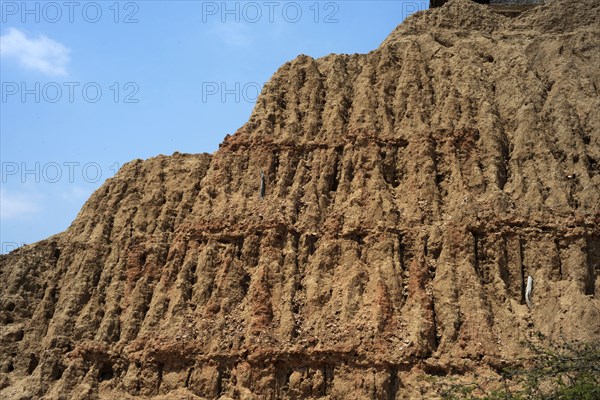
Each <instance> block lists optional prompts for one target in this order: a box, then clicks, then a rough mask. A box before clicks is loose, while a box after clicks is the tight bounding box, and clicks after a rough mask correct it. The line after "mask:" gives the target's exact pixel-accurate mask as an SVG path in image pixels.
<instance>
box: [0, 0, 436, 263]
mask: <svg viewBox="0 0 600 400" xmlns="http://www.w3.org/2000/svg"><path fill="white" fill-rule="evenodd" d="M428 3H429V2H428V1H400V0H398V1H394V0H391V1H319V2H317V1H296V2H293V1H256V2H252V1H238V2H235V1H228V2H223V1H120V2H116V1H96V2H88V1H82V2H79V1H74V2H62V1H57V2H48V1H28V2H22V1H0V11H1V15H0V35H1V40H0V81H1V85H2V86H1V93H0V159H1V166H2V171H1V172H2V176H1V182H0V184H1V196H0V223H1V225H0V236H1V238H0V241H1V242H2V248H1V249H0V250H1V252H2V253H5V252H7V251H10V250H12V249H13V248H15V247H16V246H19V245H22V244H24V243H32V242H35V241H38V240H41V239H44V238H46V237H48V236H50V235H52V234H55V233H59V232H61V231H63V230H65V229H66V228H67V227H68V226H69V224H70V223H71V222H72V220H73V219H74V218H75V216H76V215H77V213H78V211H79V209H80V208H81V206H82V205H83V203H84V202H85V200H86V199H87V198H88V197H89V195H90V194H91V193H92V192H93V191H94V190H96V189H97V188H98V187H99V186H100V185H101V184H102V183H103V182H104V180H106V179H107V178H109V177H111V176H113V175H114V173H115V171H116V170H117V169H118V167H119V166H121V165H123V164H124V163H126V162H127V161H130V160H133V159H136V158H142V159H145V158H149V157H153V156H156V155H158V154H172V153H173V152H175V151H179V152H183V153H201V152H209V153H212V152H214V151H215V150H216V149H217V148H218V144H219V143H220V142H221V140H222V139H223V137H224V136H225V135H226V134H228V133H229V134H231V133H234V132H235V131H236V129H237V128H239V127H240V126H241V125H242V124H243V123H244V122H245V121H246V120H247V118H248V116H249V115H250V113H251V111H252V108H253V106H254V101H255V98H256V94H257V92H258V90H259V89H260V87H261V86H262V85H263V84H264V82H266V81H267V80H268V79H269V77H270V76H271V75H272V74H273V73H274V72H275V71H276V70H277V68H278V67H279V66H280V65H282V64H283V63H285V62H286V61H289V60H291V59H293V58H295V57H296V56H297V55H299V54H308V55H310V56H312V57H320V56H324V55H326V54H329V53H366V52H369V51H371V50H373V49H375V48H376V47H378V46H379V44H380V43H381V42H382V41H383V40H384V39H385V37H386V36H387V35H388V34H389V33H390V32H391V31H392V30H393V29H394V28H395V27H396V26H397V25H398V24H399V23H400V22H401V21H402V20H403V19H404V18H405V17H406V16H407V15H409V14H410V13H412V12H414V11H415V10H417V9H424V8H426V7H427V5H428ZM224 90H225V92H224Z"/></svg>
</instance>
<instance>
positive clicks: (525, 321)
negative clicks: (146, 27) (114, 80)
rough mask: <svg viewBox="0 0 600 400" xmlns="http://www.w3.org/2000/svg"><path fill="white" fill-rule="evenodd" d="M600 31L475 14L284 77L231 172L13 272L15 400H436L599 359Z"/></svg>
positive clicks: (60, 238)
mask: <svg viewBox="0 0 600 400" xmlns="http://www.w3.org/2000/svg"><path fill="white" fill-rule="evenodd" d="M598 21H600V2H598V1H597V0H577V1H576V0H562V1H548V2H547V4H546V5H542V6H539V7H535V8H533V9H531V10H529V11H527V12H524V13H523V14H521V15H520V16H518V17H516V18H508V17H505V16H503V15H500V14H497V13H495V12H494V11H493V10H491V9H490V8H487V7H486V6H482V5H478V4H476V3H473V2H470V1H468V0H452V1H450V2H449V3H448V4H446V5H444V6H443V7H441V8H437V9H434V10H428V11H424V12H419V13H417V14H415V15H413V16H411V17H410V18H408V19H407V20H406V21H405V22H404V23H403V24H401V25H400V26H399V27H398V28H397V29H396V30H395V31H394V32H393V33H392V34H391V35H390V36H389V37H388V38H387V39H386V40H385V41H384V42H383V43H382V45H381V46H380V47H379V48H378V49H376V50H374V51H372V52H370V53H369V54H355V55H336V54H333V55H329V56H326V57H323V58H320V59H313V58H311V57H308V56H304V55H303V56H299V57H298V58H296V59H295V60H293V61H291V62H289V63H287V64H285V65H283V66H282V67H281V68H280V69H279V70H278V71H277V72H276V73H275V75H274V76H273V77H272V79H271V80H270V81H269V82H268V83H267V84H266V85H265V87H264V89H263V92H262V94H261V96H260V98H259V99H258V101H257V104H256V107H255V110H254V111H253V114H252V116H251V118H250V120H249V121H248V122H247V123H246V124H245V125H244V126H243V127H241V128H240V129H239V131H238V132H236V133H235V135H232V136H228V137H227V138H225V140H224V142H223V143H222V145H221V147H220V149H219V150H218V151H217V152H215V153H214V154H212V155H209V154H200V155H183V154H177V153H176V154H174V155H172V156H170V157H166V156H159V157H156V158H153V159H150V160H146V161H141V160H136V161H133V162H130V163H128V164H127V165H125V166H124V167H123V168H122V169H121V170H120V171H119V173H118V174H117V175H116V176H115V177H114V178H112V179H109V180H108V181H107V182H106V183H105V184H104V185H103V186H102V187H101V188H100V189H99V190H98V191H97V192H96V193H94V194H93V195H92V196H91V198H90V199H89V200H88V201H87V203H86V204H85V206H84V207H83V208H82V210H81V212H80V213H79V215H78V216H77V218H76V219H75V221H74V222H73V224H72V225H71V226H70V227H69V229H68V230H67V231H65V232H63V233H60V234H58V235H55V236H52V237H50V238H48V239H47V240H44V241H41V242H39V243H35V244H32V245H28V246H25V247H22V248H20V249H18V250H16V251H13V252H12V253H10V254H8V255H5V256H1V257H0V324H1V325H0V327H1V335H0V363H1V365H0V398H3V399H33V398H45V399H95V398H106V399H126V398H133V397H136V396H142V397H151V398H154V397H156V398H165V399H171V398H172V399H197V398H205V399H215V398H242V399H255V398H256V399H327V398H329V399H386V400H388V399H415V398H435V397H436V396H437V390H438V389H437V388H438V385H437V384H436V380H439V379H442V380H443V379H446V378H450V377H453V376H459V377H463V378H465V379H476V380H478V381H479V382H480V383H481V384H482V385H493V384H494V382H497V380H498V374H497V371H498V369H499V368H502V367H503V366H507V365H511V363H512V362H514V360H515V359H516V358H517V357H518V356H520V355H523V354H524V351H525V349H524V348H523V347H522V345H521V343H520V342H521V340H523V339H526V338H530V337H532V335H533V334H534V333H536V332H541V333H543V334H545V335H548V336H550V337H563V338H566V339H580V340H600V299H599V296H600V279H599V274H600V95H599V89H600V68H599V67H598V66H599V65H600V27H599V26H600V25H599V22H598ZM261 170H262V171H263V172H264V187H263V190H264V196H261V177H260V176H261V175H260V171H261ZM528 276H531V277H533V280H534V290H533V293H532V298H531V300H532V307H531V308H529V307H528V306H527V305H526V304H525V299H524V297H525V293H524V292H525V284H526V280H527V277H528Z"/></svg>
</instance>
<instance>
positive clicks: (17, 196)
mask: <svg viewBox="0 0 600 400" xmlns="http://www.w3.org/2000/svg"><path fill="white" fill-rule="evenodd" d="M37 197H38V196H36V195H33V194H25V193H12V192H10V193H9V192H8V191H6V190H5V189H4V188H2V189H1V190H0V220H7V219H17V218H21V217H28V216H30V215H32V214H36V213H38V212H40V211H41V207H40V206H39V203H38V201H37V200H38V199H37Z"/></svg>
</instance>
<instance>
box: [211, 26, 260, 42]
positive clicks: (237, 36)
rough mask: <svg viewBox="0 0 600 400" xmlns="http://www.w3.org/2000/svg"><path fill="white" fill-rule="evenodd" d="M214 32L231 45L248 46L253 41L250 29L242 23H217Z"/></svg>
mask: <svg viewBox="0 0 600 400" xmlns="http://www.w3.org/2000/svg"><path fill="white" fill-rule="evenodd" d="M213 33H214V34H215V35H216V36H217V37H218V38H219V39H221V40H222V41H223V42H225V44H227V45H229V46H235V47H248V46H250V45H251V44H252V42H253V39H252V38H251V32H250V29H248V27H247V26H246V25H243V24H240V23H236V24H233V23H229V24H225V23H221V24H215V25H214V27H213Z"/></svg>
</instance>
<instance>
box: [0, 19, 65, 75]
mask: <svg viewBox="0 0 600 400" xmlns="http://www.w3.org/2000/svg"><path fill="white" fill-rule="evenodd" d="M70 52H71V50H70V49H69V48H68V47H66V46H65V45H63V44H62V43H59V42H57V41H54V40H52V39H50V38H48V37H47V36H45V35H40V36H38V37H37V38H34V37H28V36H27V35H26V34H25V33H23V32H21V31H20V30H18V29H16V28H9V29H8V31H7V32H6V33H5V34H4V35H1V36H0V57H2V58H5V57H6V58H13V59H15V60H16V61H17V62H18V63H19V64H21V65H22V66H23V67H25V68H28V69H32V70H36V71H40V72H42V73H44V74H46V75H60V76H64V75H67V64H68V63H69V60H70V57H69V53H70Z"/></svg>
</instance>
